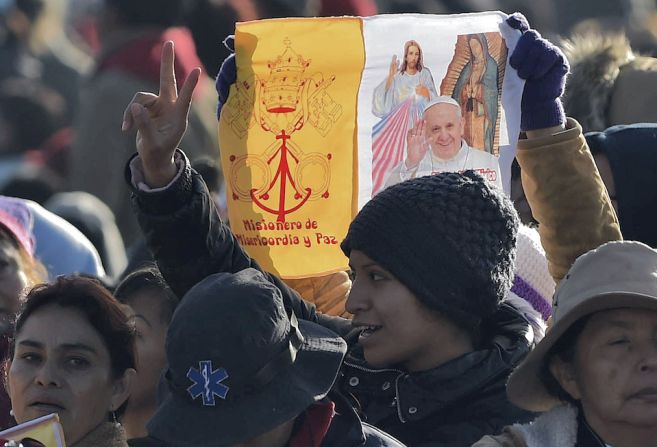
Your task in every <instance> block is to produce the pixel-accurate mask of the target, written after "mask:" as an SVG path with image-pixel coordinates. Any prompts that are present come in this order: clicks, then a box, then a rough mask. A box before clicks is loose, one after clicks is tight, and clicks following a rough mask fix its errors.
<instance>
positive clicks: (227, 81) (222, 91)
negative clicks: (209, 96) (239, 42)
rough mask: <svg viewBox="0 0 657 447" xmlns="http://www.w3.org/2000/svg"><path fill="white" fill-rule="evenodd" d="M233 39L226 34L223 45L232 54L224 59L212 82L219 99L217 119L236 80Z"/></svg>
mask: <svg viewBox="0 0 657 447" xmlns="http://www.w3.org/2000/svg"><path fill="white" fill-rule="evenodd" d="M234 40H235V37H234V36H228V37H226V39H225V40H224V45H226V48H228V49H229V50H230V51H233V54H231V55H230V56H228V57H227V58H226V59H224V61H223V63H222V64H221V68H220V69H219V74H218V75H217V79H216V80H215V83H214V86H215V88H216V89H217V94H218V95H219V101H218V102H217V119H219V117H220V116H221V109H222V108H223V107H224V104H226V101H228V93H230V86H231V85H233V84H234V83H235V81H236V80H237V65H235V53H234V51H235V49H234V47H233V45H234Z"/></svg>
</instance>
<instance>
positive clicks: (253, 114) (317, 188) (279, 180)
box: [224, 39, 342, 222]
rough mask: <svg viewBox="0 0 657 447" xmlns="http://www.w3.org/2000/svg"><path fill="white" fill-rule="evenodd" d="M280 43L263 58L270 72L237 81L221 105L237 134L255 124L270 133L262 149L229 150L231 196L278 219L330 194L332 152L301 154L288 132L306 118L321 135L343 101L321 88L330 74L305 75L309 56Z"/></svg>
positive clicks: (328, 82)
mask: <svg viewBox="0 0 657 447" xmlns="http://www.w3.org/2000/svg"><path fill="white" fill-rule="evenodd" d="M284 43H285V46H286V48H285V50H284V51H283V53H282V54H280V55H279V56H277V58H276V59H274V60H273V61H269V63H268V68H269V76H268V77H267V78H266V79H259V78H257V77H255V76H252V77H251V78H249V79H247V80H244V81H241V82H238V83H237V84H236V88H235V92H234V94H231V96H230V97H229V100H228V103H227V104H226V106H227V107H225V108H224V110H225V116H226V119H227V121H228V123H229V126H230V128H231V129H232V130H233V132H235V134H237V135H238V136H239V137H241V138H244V137H245V136H246V134H247V132H248V131H249V129H250V128H251V127H252V126H253V125H254V124H255V123H257V124H258V126H259V127H260V129H262V130H263V131H265V132H268V133H271V134H273V135H274V137H275V140H274V141H273V142H272V143H271V144H270V146H269V147H267V148H266V149H265V150H264V151H263V152H262V153H261V154H253V153H249V154H247V155H241V156H235V155H232V156H231V157H230V158H229V159H230V162H231V165H230V169H229V173H228V182H229V184H230V187H231V189H232V197H233V199H234V200H244V201H251V202H253V203H254V204H255V205H256V206H257V207H258V208H259V209H261V210H263V211H265V212H267V213H269V214H273V215H275V216H276V220H277V221H278V222H285V220H286V217H287V215H289V214H291V213H293V212H295V211H297V210H299V209H300V208H302V207H303V206H304V205H305V204H306V203H307V202H308V201H309V200H316V199H320V198H324V199H326V198H328V197H329V187H330V184H331V165H330V162H331V159H332V157H333V156H332V154H331V153H328V154H323V153H320V152H310V153H305V152H304V151H303V150H302V149H301V148H300V147H299V146H298V145H297V144H295V143H294V142H293V141H292V137H293V134H294V133H295V132H298V131H300V130H301V129H302V128H303V127H304V126H305V125H306V123H309V124H310V125H311V126H312V127H313V128H314V129H315V130H317V132H319V134H320V135H321V136H323V137H325V136H326V135H327V134H328V132H329V131H330V130H331V128H332V126H333V124H334V123H335V122H336V121H337V120H338V119H339V118H340V116H341V115H342V106H341V105H340V104H337V103H336V102H335V101H334V100H333V99H332V98H331V96H330V95H329V94H328V92H327V91H326V90H327V88H328V87H329V86H330V85H331V84H332V83H333V81H334V80H335V76H330V77H328V78H325V77H324V76H323V75H322V74H321V73H314V74H312V75H307V74H305V72H306V69H307V68H308V67H309V66H310V63H311V61H310V60H309V59H304V58H303V57H302V56H301V55H299V54H297V53H296V52H295V51H294V50H293V49H292V48H291V42H290V40H289V39H285V41H284ZM290 202H292V203H290Z"/></svg>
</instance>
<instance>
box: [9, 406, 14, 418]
mask: <svg viewBox="0 0 657 447" xmlns="http://www.w3.org/2000/svg"><path fill="white" fill-rule="evenodd" d="M9 416H11V417H14V416H15V414H14V409H13V408H12V409H11V410H9Z"/></svg>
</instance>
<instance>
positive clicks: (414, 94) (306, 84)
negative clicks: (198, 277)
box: [219, 12, 523, 278]
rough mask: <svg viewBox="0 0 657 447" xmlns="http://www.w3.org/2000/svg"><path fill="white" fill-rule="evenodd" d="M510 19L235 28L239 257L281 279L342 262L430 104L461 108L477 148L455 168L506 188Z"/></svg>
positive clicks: (232, 102)
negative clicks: (348, 240) (353, 227)
mask: <svg viewBox="0 0 657 447" xmlns="http://www.w3.org/2000/svg"><path fill="white" fill-rule="evenodd" d="M505 18H506V15H504V14H502V13H499V12H491V13H481V14H463V15H456V16H436V15H420V14H402V15H383V16H374V17H367V18H357V17H336V18H291V19H271V20H262V21H255V22H246V23H239V24H238V25H237V28H236V33H235V50H236V62H237V82H236V83H235V84H234V85H233V86H231V90H230V96H229V100H228V102H227V104H226V105H225V106H224V107H223V109H222V113H221V118H220V121H219V141H220V146H221V157H222V166H223V170H224V175H225V177H226V182H227V188H228V190H227V196H228V211H229V218H230V224H231V227H232V230H233V232H234V233H235V235H236V237H237V239H238V240H239V242H240V244H241V245H242V246H243V247H244V248H245V249H246V250H247V252H248V253H249V254H250V255H251V256H252V257H254V258H255V259H256V260H257V261H258V262H259V263H260V264H261V265H262V266H263V268H265V269H266V270H268V271H271V272H274V273H277V274H278V275H280V276H281V277H284V278H300V277H307V276H316V275H322V274H327V273H331V272H334V271H338V270H343V269H346V268H347V260H346V258H345V257H344V255H343V254H342V252H341V250H340V248H339V243H340V242H341V240H342V239H343V238H344V236H345V235H346V232H347V229H348V226H349V223H350V222H351V220H352V218H353V217H354V215H355V213H356V212H357V210H358V209H360V208H361V207H362V206H363V205H364V204H365V203H366V202H367V201H368V200H369V199H370V198H371V197H372V196H373V195H374V194H376V193H377V192H378V191H380V190H381V189H382V188H384V187H385V186H387V185H389V184H392V183H394V182H397V181H401V180H403V179H404V178H405V177H404V175H403V173H402V175H400V169H401V166H402V165H403V163H404V158H405V157H406V155H407V147H406V145H407V143H406V136H407V132H408V131H409V129H411V128H412V127H413V125H414V123H416V122H417V120H419V119H420V118H421V117H422V113H423V109H424V107H425V106H426V105H427V104H428V103H430V102H431V101H432V100H435V99H436V98H441V97H451V98H453V99H454V100H455V101H456V102H458V103H459V104H460V108H461V111H462V115H463V120H464V126H463V132H462V134H461V135H460V136H459V137H458V139H459V143H458V144H459V146H460V144H461V138H462V141H463V144H464V145H465V146H463V147H468V148H471V149H472V151H473V152H471V153H472V154H473V155H471V156H467V157H466V158H465V160H464V162H463V163H462V162H461V161H460V159H457V158H456V157H455V158H454V160H453V161H450V162H449V163H451V164H452V165H454V168H453V170H462V169H461V168H463V169H475V170H478V171H480V172H481V173H482V174H483V175H484V176H488V177H489V178H490V179H491V180H494V181H496V182H497V183H498V184H502V183H504V184H506V185H507V186H506V187H507V188H508V175H506V173H508V172H509V170H510V164H511V161H512V159H513V155H514V151H515V145H516V142H517V135H518V130H519V121H520V116H519V110H520V98H521V95H522V87H523V84H522V82H521V81H520V79H519V78H518V77H517V75H516V74H515V71H513V70H512V69H510V68H509V67H508V62H507V61H508V54H510V52H511V51H512V49H513V48H514V47H515V43H516V42H517V38H518V34H517V32H515V31H514V30H511V29H510V28H509V27H508V26H506V25H505V24H504V19H505ZM468 150H470V149H468ZM461 152H463V151H461ZM498 157H499V165H498V162H497V160H498ZM425 158H426V159H427V163H426V164H427V166H428V168H427V169H429V171H428V172H427V173H431V172H438V170H437V169H434V164H433V162H432V160H433V158H432V156H431V153H429V154H428V155H426V156H425ZM491 159H492V160H494V161H493V162H492V163H491V162H490V160H491ZM479 160H485V161H486V162H485V163H484V161H479ZM449 163H446V164H445V166H449ZM477 163H480V164H481V165H479V164H477ZM421 166H422V165H421ZM445 170H452V169H449V168H446V169H445ZM425 174H426V173H424V172H423V173H421V174H418V175H425ZM500 179H502V180H504V181H503V182H501V181H500ZM382 243H385V241H382Z"/></svg>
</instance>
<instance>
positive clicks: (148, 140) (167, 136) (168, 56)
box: [122, 41, 201, 188]
mask: <svg viewBox="0 0 657 447" xmlns="http://www.w3.org/2000/svg"><path fill="white" fill-rule="evenodd" d="M174 57H175V56H174V52H173V42H171V41H169V42H166V43H165V44H164V46H163V47H162V61H161V63H160V91H159V93H158V94H157V95H155V94H153V93H146V92H138V93H136V94H135V96H134V97H133V98H132V101H130V104H128V106H127V107H126V109H125V112H124V113H123V125H122V129H123V131H124V132H127V131H129V130H131V129H133V128H135V127H136V128H137V139H136V142H137V152H138V153H139V156H140V157H141V161H142V166H143V170H144V176H145V179H144V180H145V181H146V184H147V185H148V186H150V187H151V188H160V187H163V186H166V185H167V184H168V183H169V182H170V181H171V180H172V179H173V178H174V177H175V175H176V172H177V169H176V165H175V162H174V159H173V157H174V153H175V151H176V148H177V147H178V145H179V144H180V140H182V137H183V135H184V134H185V130H186V129H187V117H188V115H189V108H190V106H191V103H192V93H193V92H194V87H196V84H197V83H198V80H199V76H200V74H201V69H200V68H195V69H194V70H192V72H191V73H190V74H189V76H188V77H187V79H185V82H184V84H183V86H182V88H181V89H180V93H178V88H177V86H176V75H175V72H174Z"/></svg>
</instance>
